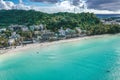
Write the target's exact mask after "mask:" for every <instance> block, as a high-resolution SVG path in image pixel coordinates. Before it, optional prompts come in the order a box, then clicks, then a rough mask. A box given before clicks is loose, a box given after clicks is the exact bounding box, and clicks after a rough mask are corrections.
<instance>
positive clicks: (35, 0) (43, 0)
mask: <svg viewBox="0 0 120 80" xmlns="http://www.w3.org/2000/svg"><path fill="white" fill-rule="evenodd" d="M30 1H33V2H48V3H57V2H58V0H30Z"/></svg>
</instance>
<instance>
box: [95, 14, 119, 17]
mask: <svg viewBox="0 0 120 80" xmlns="http://www.w3.org/2000/svg"><path fill="white" fill-rule="evenodd" d="M96 16H97V17H98V18H111V17H120V14H96Z"/></svg>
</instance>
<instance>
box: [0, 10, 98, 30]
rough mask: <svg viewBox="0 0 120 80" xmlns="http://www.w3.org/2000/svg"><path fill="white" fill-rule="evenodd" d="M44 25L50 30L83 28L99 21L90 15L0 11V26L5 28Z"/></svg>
mask: <svg viewBox="0 0 120 80" xmlns="http://www.w3.org/2000/svg"><path fill="white" fill-rule="evenodd" d="M40 23H42V24H46V27H47V28H48V29H51V30H56V28H57V29H58V28H60V27H64V28H67V27H69V28H75V27H81V28H83V29H84V28H85V26H86V25H95V24H99V23H100V20H99V19H98V18H97V17H96V16H95V15H94V14H92V13H79V14H74V13H55V14H47V13H42V12H37V11H33V10H29V11H25V10H1V11H0V26H1V27H4V26H5V27H6V26H9V25H10V24H20V25H21V24H22V25H27V26H29V25H33V24H36V25H37V24H40Z"/></svg>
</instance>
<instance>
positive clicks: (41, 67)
mask: <svg viewBox="0 0 120 80" xmlns="http://www.w3.org/2000/svg"><path fill="white" fill-rule="evenodd" d="M37 52H39V53H37ZM12 55H13V56H7V55H6V58H3V57H2V56H0V80H120V35H114V36H105V37H103V38H96V39H95V38H94V39H87V40H80V41H77V42H68V43H62V44H55V45H51V46H47V47H38V48H35V49H30V50H26V51H21V52H18V53H14V54H12Z"/></svg>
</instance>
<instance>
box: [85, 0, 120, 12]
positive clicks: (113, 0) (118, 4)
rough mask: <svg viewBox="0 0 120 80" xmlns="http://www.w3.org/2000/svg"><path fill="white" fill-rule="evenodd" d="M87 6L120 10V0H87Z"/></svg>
mask: <svg viewBox="0 0 120 80" xmlns="http://www.w3.org/2000/svg"><path fill="white" fill-rule="evenodd" d="M87 4H88V8H91V9H98V10H110V11H117V10H120V0H88V1H87Z"/></svg>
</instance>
